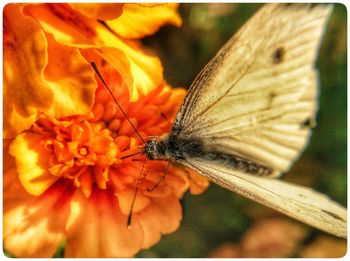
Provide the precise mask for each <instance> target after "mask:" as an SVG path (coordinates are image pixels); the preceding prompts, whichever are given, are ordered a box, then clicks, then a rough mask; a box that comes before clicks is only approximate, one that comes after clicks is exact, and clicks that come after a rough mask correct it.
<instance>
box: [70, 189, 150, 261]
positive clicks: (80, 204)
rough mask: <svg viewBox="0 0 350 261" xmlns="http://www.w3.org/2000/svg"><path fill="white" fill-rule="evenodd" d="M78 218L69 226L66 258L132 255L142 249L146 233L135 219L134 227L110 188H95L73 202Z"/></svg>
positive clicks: (78, 195)
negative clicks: (109, 190)
mask: <svg viewBox="0 0 350 261" xmlns="http://www.w3.org/2000/svg"><path fill="white" fill-rule="evenodd" d="M72 205H73V206H74V208H75V211H73V212H75V213H76V216H77V219H76V220H75V221H74V222H71V224H69V226H68V227H67V244H66V249H65V257H100V258H101V257H131V256H133V255H134V254H136V253H137V252H138V251H139V249H140V248H141V244H142V241H143V234H142V230H141V228H140V225H139V224H138V222H136V221H135V220H134V222H133V223H132V227H131V229H128V228H127V226H126V222H127V216H126V215H123V214H122V213H121V212H120V210H119V208H118V200H117V198H116V197H115V196H114V195H113V194H109V193H108V192H107V191H101V190H98V189H94V190H93V192H92V193H91V196H90V197H89V198H86V197H85V196H83V195H82V193H80V194H77V195H76V197H75V199H74V200H73V201H72Z"/></svg>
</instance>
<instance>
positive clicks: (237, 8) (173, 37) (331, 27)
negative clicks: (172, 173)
mask: <svg viewBox="0 0 350 261" xmlns="http://www.w3.org/2000/svg"><path fill="white" fill-rule="evenodd" d="M260 6H261V5H260V4H182V5H181V7H180V14H181V16H182V18H183V26H182V27H180V28H175V27H170V26H169V27H164V28H162V29H161V30H160V31H159V32H158V33H157V34H156V35H154V36H152V37H149V38H146V39H145V40H143V43H144V44H145V45H147V46H149V47H151V48H152V49H153V50H155V51H156V53H157V54H158V55H159V56H160V57H161V60H162V63H163V66H164V71H165V79H166V80H167V81H168V82H169V83H170V84H171V85H172V86H182V87H186V88H187V87H188V86H189V85H190V84H191V81H192V80H193V79H194V78H195V76H196V75H197V74H198V73H199V71H200V70H201V68H202V67H203V66H204V65H205V64H206V63H207V62H208V61H209V60H210V58H211V57H213V55H215V53H216V52H217V51H218V50H219V49H220V47H221V46H222V45H223V44H224V43H225V42H226V41H227V40H228V38H229V37H230V36H231V35H232V34H233V33H234V32H235V31H236V30H237V29H238V28H239V27H240V26H241V25H242V24H243V23H244V22H245V21H247V20H248V18H249V17H250V16H251V15H252V14H253V13H254V12H255V11H256V10H257V9H258V8H259V7H260ZM346 22H347V12H346V8H345V7H344V6H343V5H340V4H335V5H334V10H333V13H332V16H331V18H330V20H329V23H328V27H327V31H326V34H325V37H324V40H323V43H322V46H321V49H320V55H319V59H318V62H317V67H318V68H319V71H320V86H321V93H320V109H319V112H318V115H317V127H316V128H315V129H314V131H313V135H312V138H311V141H310V144H309V146H308V147H307V149H306V151H305V152H304V153H303V155H302V157H301V158H300V160H299V161H298V162H297V163H296V164H295V165H294V166H293V168H292V169H291V171H290V172H289V173H287V174H285V175H284V176H283V179H284V180H288V181H290V182H293V183H297V184H303V185H306V186H310V187H313V188H315V189H316V190H318V191H321V192H323V193H326V194H327V195H329V196H330V197H331V198H333V199H334V200H336V201H338V202H340V203H341V204H343V205H346V203H347V202H346V198H347V172H346V166H347V62H346V61H347V27H346ZM182 205H183V221H182V224H181V226H180V228H179V229H178V230H177V231H176V232H175V233H173V234H171V235H167V236H164V237H162V239H161V241H160V243H158V244H157V245H155V246H154V247H152V248H151V249H148V250H143V251H141V252H140V253H139V254H138V257H207V256H208V255H210V253H211V251H213V249H215V248H217V247H220V246H221V245H222V244H224V243H226V242H237V243H239V242H240V239H241V238H242V236H243V235H244V233H245V231H246V230H247V229H249V227H250V226H251V225H252V224H254V222H256V221H257V220H259V219H261V218H266V217H270V216H277V217H279V216H280V215H279V214H277V213H276V212H274V211H271V210H268V209H267V208H265V207H262V206H260V205H258V204H256V203H253V202H251V201H249V200H247V199H244V198H242V197H240V196H238V195H235V194H233V193H231V192H229V191H227V190H225V189H223V188H220V187H218V186H217V185H215V184H211V185H210V187H209V188H208V190H207V191H205V192H204V193H203V194H201V195H199V196H192V195H190V194H189V193H187V194H186V195H185V197H184V198H183V200H182ZM307 231H308V232H307V235H306V237H305V239H304V241H303V242H301V244H300V245H299V247H298V248H300V249H301V248H302V247H303V245H307V244H309V243H310V242H312V241H313V239H314V238H316V237H317V236H320V235H321V236H322V234H323V233H322V232H319V231H317V230H314V229H311V228H308V230H307ZM297 252H298V249H296V250H295V253H297ZM295 256H298V255H297V254H295Z"/></svg>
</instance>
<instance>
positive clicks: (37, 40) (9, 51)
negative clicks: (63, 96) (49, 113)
mask: <svg viewBox="0 0 350 261" xmlns="http://www.w3.org/2000/svg"><path fill="white" fill-rule="evenodd" d="M13 17H16V19H13ZM3 44H4V49H3V50H4V93H3V95H4V115H6V117H4V136H5V137H14V136H15V135H16V134H17V133H18V132H20V131H22V130H24V129H27V128H28V127H29V126H30V125H32V124H33V123H34V121H35V120H36V118H37V113H38V111H44V110H46V109H47V108H49V106H50V104H51V102H52V99H53V94H52V90H50V88H49V86H48V85H47V84H46V82H45V80H44V76H43V70H44V67H45V65H46V63H47V59H48V56H47V41H46V38H45V34H44V32H43V31H42V30H41V27H40V25H39V24H38V23H37V22H36V21H35V20H34V19H32V18H31V17H28V16H25V15H24V14H23V6H22V5H13V4H8V5H6V6H5V8H4V40H3Z"/></svg>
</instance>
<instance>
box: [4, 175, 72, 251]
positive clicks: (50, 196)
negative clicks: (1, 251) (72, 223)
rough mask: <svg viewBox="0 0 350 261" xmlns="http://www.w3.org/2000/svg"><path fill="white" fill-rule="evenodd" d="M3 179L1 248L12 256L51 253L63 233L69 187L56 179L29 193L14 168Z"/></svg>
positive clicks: (69, 192) (58, 243)
mask: <svg viewBox="0 0 350 261" xmlns="http://www.w3.org/2000/svg"><path fill="white" fill-rule="evenodd" d="M13 170H14V169H13ZM5 180H6V183H11V186H10V187H7V189H4V205H3V206H4V215H3V229H4V230H3V236H4V248H5V249H6V250H8V251H9V252H10V253H11V254H13V255H15V256H16V257H52V255H53V254H54V253H55V251H56V250H57V248H58V246H59V245H60V243H61V242H62V241H63V240H64V237H65V225H66V222H67V218H68V214H69V208H68V206H69V205H68V204H67V202H68V200H69V198H70V197H71V195H72V193H71V191H70V190H69V189H67V186H65V185H66V184H65V185H63V184H61V183H58V184H57V185H55V186H53V187H51V188H50V189H49V190H47V191H46V192H45V193H44V194H43V195H41V196H40V197H33V196H31V195H29V194H28V193H27V192H26V191H25V190H24V189H23V187H22V185H21V184H20V182H19V180H18V176H17V174H16V173H15V172H6V173H4V181H5ZM58 209H59V211H57V210H58Z"/></svg>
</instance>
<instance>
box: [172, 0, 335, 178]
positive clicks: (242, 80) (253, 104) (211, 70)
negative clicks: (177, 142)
mask: <svg viewBox="0 0 350 261" xmlns="http://www.w3.org/2000/svg"><path fill="white" fill-rule="evenodd" d="M331 9H332V7H331V6H330V5H317V6H314V7H311V6H309V5H304V4H289V5H287V4H268V5H265V6H264V7H262V8H261V9H260V10H259V11H258V12H257V14H256V15H254V16H253V17H252V18H251V19H250V20H249V21H248V22H247V23H246V24H245V25H244V26H243V27H242V29H241V30H239V31H238V32H237V33H236V34H235V35H234V36H233V37H232V38H231V39H230V40H229V41H228V43H227V44H226V45H225V46H224V47H223V48H222V49H221V50H220V51H219V53H218V54H217V55H216V56H215V57H214V58H213V59H212V61H210V62H209V64H208V65H207V66H206V67H205V68H204V69H203V70H202V72H201V73H200V74H199V76H198V77H197V78H196V80H195V81H194V82H193V84H192V85H191V87H190V90H189V93H188V96H187V97H186V100H185V102H184V104H183V105H182V107H181V108H180V110H179V112H178V114H177V116H176V120H175V124H174V126H173V131H174V133H178V135H180V136H181V135H182V136H190V137H201V138H202V139H204V140H206V141H207V142H206V143H207V144H209V146H213V148H214V147H215V148H216V150H221V151H222V152H224V153H225V154H230V153H232V154H233V155H238V156H241V157H243V158H247V159H250V160H251V161H255V162H257V163H260V164H263V165H266V166H268V167H270V168H272V169H273V170H274V171H273V172H272V173H273V174H274V175H277V174H278V173H280V172H285V171H286V170H288V168H289V167H290V165H291V163H292V162H293V161H294V160H295V159H296V158H297V157H298V155H299V154H300V152H301V151H302V149H303V148H304V147H305V145H306V143H307V141H308V138H309V134H310V131H309V128H308V126H307V124H305V123H307V122H313V121H314V118H315V113H316V110H317V102H316V97H317V72H316V70H315V68H314V62H315V60H316V58H317V57H316V56H317V52H318V47H319V45H320V41H321V37H322V34H323V32H324V29H325V24H326V22H327V19H328V17H329V15H330V13H331Z"/></svg>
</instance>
